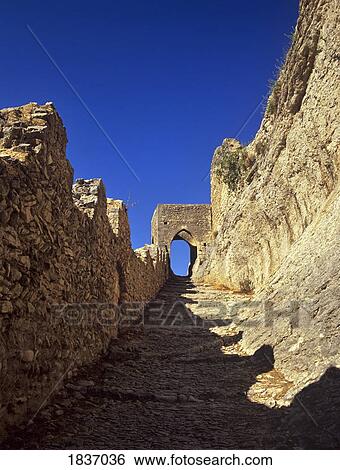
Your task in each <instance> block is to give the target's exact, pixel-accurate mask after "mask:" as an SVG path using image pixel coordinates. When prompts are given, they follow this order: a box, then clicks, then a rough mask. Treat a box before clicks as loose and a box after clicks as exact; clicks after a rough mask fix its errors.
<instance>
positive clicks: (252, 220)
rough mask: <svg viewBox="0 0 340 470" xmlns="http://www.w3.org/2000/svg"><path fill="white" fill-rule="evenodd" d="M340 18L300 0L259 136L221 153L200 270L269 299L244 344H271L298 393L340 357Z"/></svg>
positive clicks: (321, 3) (313, 1) (317, 0)
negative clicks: (210, 235) (211, 237)
mask: <svg viewBox="0 0 340 470" xmlns="http://www.w3.org/2000/svg"><path fill="white" fill-rule="evenodd" d="M339 24H340V13H339V8H338V5H337V2H336V1H334V0H301V2H300V16H299V20H298V23H297V26H296V28H295V32H294V34H293V37H292V45H291V48H290V50H289V52H288V54H287V57H286V60H285V63H284V64H283V66H282V68H281V71H280V73H279V76H278V79H277V80H276V82H275V84H274V85H273V88H272V92H271V95H270V97H269V100H268V104H267V109H266V112H265V115H264V118H263V121H262V124H261V128H260V130H259V132H258V133H257V135H256V137H255V139H254V141H253V142H252V143H251V144H250V145H248V146H247V147H245V148H243V147H242V145H241V144H240V143H239V142H237V141H235V140H233V139H226V140H225V141H224V142H223V144H222V146H221V147H219V148H218V149H217V150H216V152H215V156H214V158H213V162H212V169H211V177H212V214H213V216H212V218H213V235H214V240H213V242H212V243H211V244H210V246H209V247H208V249H207V252H206V257H205V259H204V260H203V262H202V264H201V266H200V269H199V271H198V273H197V276H198V278H200V279H204V280H205V281H207V282H211V283H218V284H224V285H225V286H227V287H229V288H230V289H235V290H248V291H253V292H254V293H255V297H254V300H256V301H260V303H261V302H262V301H268V302H271V303H272V304H273V305H272V307H271V311H269V312H268V311H267V312H266V315H267V316H266V319H265V318H264V314H263V309H262V308H260V307H259V306H257V307H256V304H254V305H255V306H253V308H252V309H249V310H248V311H247V310H245V311H244V312H243V313H242V315H243V319H246V318H247V317H248V316H250V319H251V320H254V319H255V320H256V322H255V325H256V326H254V323H253V326H250V325H249V322H248V323H247V322H243V323H242V329H243V331H244V334H243V340H242V344H243V347H244V348H245V349H246V350H247V351H249V352H254V350H256V349H257V348H259V347H260V346H261V345H263V344H269V345H272V346H273V348H274V355H275V364H276V366H277V367H279V368H280V370H281V371H283V372H284V373H285V374H286V375H287V377H288V378H289V380H293V381H294V382H295V384H296V388H295V389H294V390H295V392H296V390H298V389H301V388H303V387H304V386H305V385H306V384H308V383H310V382H311V381H313V380H317V379H318V378H319V377H320V376H321V375H322V373H323V372H324V371H325V370H326V369H327V367H330V366H331V365H336V366H338V367H339V366H340V357H339V353H338V351H339V347H338V336H339V335H338V326H337V323H338V318H339V309H340V298H339V293H338V292H337V288H336V285H339V284H340V262H339V240H340V225H339V223H340V222H339V170H340V152H339V144H340V132H339V113H340V95H339V85H338V84H339V52H338V51H339V48H340V34H339ZM292 305H293V306H294V308H293V312H290V313H289V308H290V307H289V306H292ZM294 309H295V310H294ZM295 314H296V315H297V316H298V317H299V318H300V319H301V322H300V323H299V325H297V324H296V323H295V320H294V319H293V318H292V315H295ZM268 319H269V323H268ZM266 322H267V323H266ZM332 342H333V343H332Z"/></svg>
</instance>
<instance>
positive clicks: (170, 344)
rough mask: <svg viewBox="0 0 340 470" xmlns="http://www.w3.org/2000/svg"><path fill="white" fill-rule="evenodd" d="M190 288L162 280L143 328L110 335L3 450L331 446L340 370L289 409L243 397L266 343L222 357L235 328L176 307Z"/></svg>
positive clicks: (338, 432)
mask: <svg viewBox="0 0 340 470" xmlns="http://www.w3.org/2000/svg"><path fill="white" fill-rule="evenodd" d="M193 294H194V295H197V296H198V297H199V296H200V288H199V287H197V286H195V285H193V284H192V283H191V282H190V280H188V279H186V278H180V279H178V278H175V279H172V280H171V281H169V283H168V284H167V285H166V286H165V287H164V288H163V290H162V291H161V292H160V294H159V296H158V298H157V299H156V302H152V303H151V304H150V305H149V307H148V309H147V311H146V325H145V326H146V328H145V333H144V335H142V336H138V335H131V334H128V338H126V337H121V338H120V339H118V340H114V341H113V342H112V345H111V348H110V351H109V353H108V355H107V357H106V358H104V359H102V360H101V361H99V362H98V363H97V364H94V365H92V366H90V367H87V368H84V369H82V370H81V372H80V374H79V375H78V376H77V378H75V379H73V380H72V381H71V382H70V383H68V384H66V386H65V388H63V389H62V390H60V391H59V392H58V393H57V394H56V395H55V397H54V399H53V401H51V403H50V404H49V406H48V407H46V408H45V409H44V410H42V412H41V413H40V414H39V415H38V416H37V417H36V419H35V421H34V423H33V424H31V425H29V426H22V427H21V428H15V429H13V430H12V432H11V434H10V437H9V438H8V440H7V441H6V442H5V444H4V448H8V449H18V448H26V449H37V448H38V449H108V448H111V449H112V448H114V449H280V448H282V449H288V448H339V442H340V439H339V436H340V394H339V384H340V371H339V370H337V369H331V370H329V371H328V372H327V373H326V374H325V375H324V376H323V377H322V379H321V380H320V381H319V382H318V383H315V384H313V385H311V386H309V387H307V388H306V389H305V390H303V391H302V392H301V393H299V394H298V395H297V396H296V398H295V400H294V402H293V403H292V405H291V406H290V407H289V408H285V409H271V408H268V407H266V406H264V405H260V404H256V403H253V402H251V401H249V400H248V398H247V391H248V390H249V388H250V387H251V386H252V385H253V384H254V383H255V382H256V376H257V375H258V374H261V373H264V372H267V371H270V370H271V369H272V368H273V354H272V350H271V348H269V347H268V346H263V347H262V348H261V349H260V350H259V351H257V352H256V354H254V355H253V356H251V357H244V356H239V355H238V354H229V355H226V354H224V353H223V350H221V348H223V346H229V345H232V344H233V343H235V342H237V341H239V340H240V335H238V336H219V335H217V334H214V333H212V332H211V331H210V330H209V329H208V328H207V327H206V324H202V321H201V319H200V318H198V317H197V316H196V315H194V314H193V313H191V312H190V311H189V312H188V311H185V310H183V306H181V305H180V304H181V302H183V301H184V302H185V303H186V304H190V303H195V300H193V299H192V295H193ZM203 294H204V293H202V295H203ZM159 301H162V302H163V306H164V301H165V304H166V308H164V309H163V310H162V313H160V312H159V311H158V310H155V304H156V303H157V302H159ZM178 301H181V302H179V303H178V309H177V308H175V309H173V311H172V312H171V311H170V309H171V308H172V307H171V306H173V303H174V302H178ZM169 312H170V314H169ZM173 320H174V323H172V321H173ZM215 320H216V319H215ZM226 324H228V321H227V322H226ZM301 404H302V405H301Z"/></svg>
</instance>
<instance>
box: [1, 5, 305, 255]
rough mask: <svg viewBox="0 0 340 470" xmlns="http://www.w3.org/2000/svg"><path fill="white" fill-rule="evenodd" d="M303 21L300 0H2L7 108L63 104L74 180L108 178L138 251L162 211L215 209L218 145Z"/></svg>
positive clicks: (247, 135) (245, 137)
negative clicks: (189, 206)
mask: <svg viewBox="0 0 340 470" xmlns="http://www.w3.org/2000/svg"><path fill="white" fill-rule="evenodd" d="M297 14H298V1H297V0H289V1H287V0H277V1H275V2H273V0H256V1H254V0H243V1H238V2H237V1H228V0H157V1H156V0H145V1H144V0H111V1H103V0H96V1H95V2H93V1H92V2H86V1H79V2H78V1H73V0H68V1H64V0H59V1H57V2H51V1H46V0H45V1H39V2H38V1H34V0H32V1H27V0H25V1H22V0H16V1H13V0H3V1H2V2H1V14H0V27H1V46H0V47H1V74H0V101H1V102H0V107H1V108H3V107H8V106H16V105H21V104H24V103H27V102H29V101H37V102H39V103H44V102H46V101H53V102H54V103H55V105H56V107H57V109H58V111H59V113H60V114H61V116H62V118H63V120H64V124H65V126H66V128H67V132H68V138H69V144H68V151H67V154H68V158H69V159H70V161H71V163H72V165H73V167H74V169H75V177H76V178H78V177H84V178H92V177H102V178H103V179H104V182H105V185H106V189H107V194H108V196H110V197H114V198H116V199H124V200H125V201H128V202H129V205H130V206H132V207H130V208H129V217H130V224H131V229H132V241H133V246H134V247H138V246H141V245H143V244H144V243H149V242H150V221H151V216H152V213H153V210H154V208H155V206H156V205H157V203H206V202H209V192H210V188H209V179H206V180H205V181H202V179H203V178H204V176H205V175H206V174H207V172H208V171H209V167H210V161H211V156H212V153H213V151H214V148H215V147H216V146H218V145H219V144H220V142H221V141H222V140H223V138H225V137H233V136H235V134H237V132H238V131H239V129H240V127H241V126H242V125H243V123H244V122H245V120H246V119H247V117H248V116H249V114H250V113H251V112H252V111H253V110H254V108H255V107H256V105H257V104H258V103H259V101H260V100H261V98H262V97H263V96H264V95H266V94H267V90H268V81H269V79H271V78H273V76H274V73H275V66H276V64H277V63H278V61H279V60H280V59H281V58H282V56H283V53H284V50H285V48H286V47H287V45H288V44H289V40H288V38H287V36H286V35H287V34H289V33H290V32H291V30H292V28H293V27H294V25H295V23H296V18H297ZM27 25H29V26H30V27H31V29H32V31H33V32H34V33H35V35H36V36H37V37H38V39H39V40H40V41H41V42H42V44H43V45H44V47H45V48H46V49H47V50H48V52H49V54H50V55H51V57H52V58H53V59H54V60H55V62H56V63H57V64H58V66H59V67H60V68H61V70H62V71H63V73H64V74H65V75H66V76H67V78H68V79H69V81H70V82H71V83H72V85H73V86H74V87H75V88H76V90H77V91H78V92H79V94H80V96H81V97H82V99H83V100H84V101H85V103H86V104H87V106H88V107H89V108H90V110H91V111H92V113H93V114H94V115H95V117H96V119H97V120H98V121H99V123H100V124H101V126H103V128H104V129H105V130H106V131H107V133H108V134H109V136H110V137H111V139H112V140H113V142H114V143H115V144H116V145H117V147H118V148H119V150H120V152H121V153H122V155H123V156H124V158H125V159H126V160H127V161H128V162H129V163H130V165H131V166H132V168H133V169H134V171H135V172H136V173H137V175H138V177H139V178H140V181H141V182H138V181H137V180H136V179H135V177H134V176H133V175H132V174H131V172H130V171H129V169H128V168H127V167H126V165H125V164H124V163H123V162H122V161H121V160H120V158H119V156H118V155H117V153H116V152H115V151H114V150H113V148H112V147H111V145H110V143H109V142H108V140H107V139H106V138H105V137H104V136H103V134H102V132H101V131H100V130H99V129H98V128H97V126H96V124H95V123H94V121H93V119H92V118H91V117H90V116H89V114H88V113H87V111H86V110H85V109H84V107H83V106H82V104H81V102H80V101H79V99H78V98H77V97H76V96H75V95H74V93H73V92H72V90H71V88H70V87H69V85H68V84H67V83H65V81H64V79H63V78H62V76H61V75H60V73H59V72H58V70H57V69H56V68H55V66H54V65H53V64H52V63H51V61H50V59H49V58H48V57H47V55H46V54H45V53H44V52H43V50H42V49H41V47H40V46H39V45H38V44H37V42H36V39H34V37H33V36H32V34H31V32H30V31H29V30H28V28H27ZM261 112H262V110H261V109H259V110H258V112H257V113H256V115H255V116H254V117H253V119H252V120H251V122H250V123H249V124H248V125H247V127H246V128H245V129H244V130H243V132H242V134H241V135H240V139H241V141H243V142H248V141H249V140H251V138H252V137H253V136H254V134H255V132H256V130H257V128H258V126H259V123H260V120H261ZM186 263H187V260H185V264H186Z"/></svg>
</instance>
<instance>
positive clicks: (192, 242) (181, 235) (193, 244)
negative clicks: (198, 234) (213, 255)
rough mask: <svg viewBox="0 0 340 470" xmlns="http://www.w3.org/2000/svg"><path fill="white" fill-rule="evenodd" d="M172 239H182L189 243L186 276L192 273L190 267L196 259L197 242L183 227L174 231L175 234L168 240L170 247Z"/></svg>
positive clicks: (191, 267)
mask: <svg viewBox="0 0 340 470" xmlns="http://www.w3.org/2000/svg"><path fill="white" fill-rule="evenodd" d="M174 240H182V241H184V242H186V243H187V244H188V245H189V248H190V263H189V266H188V274H187V275H188V276H191V275H192V269H193V266H194V264H195V261H196V259H197V242H196V241H195V239H194V237H193V236H192V234H191V233H190V232H189V231H188V230H185V229H182V230H180V231H179V232H177V233H176V235H175V236H174V237H173V239H172V240H171V242H170V247H171V243H172V242H173V241H174ZM170 259H171V248H170Z"/></svg>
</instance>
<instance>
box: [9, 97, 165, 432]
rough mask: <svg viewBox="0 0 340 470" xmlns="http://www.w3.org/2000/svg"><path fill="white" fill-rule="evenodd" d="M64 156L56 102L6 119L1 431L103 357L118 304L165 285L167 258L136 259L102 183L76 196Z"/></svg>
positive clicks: (160, 253) (161, 254)
mask: <svg viewBox="0 0 340 470" xmlns="http://www.w3.org/2000/svg"><path fill="white" fill-rule="evenodd" d="M65 147H66V133H65V129H64V127H63V125H62V122H61V119H60V117H59V116H58V114H57V112H56V111H55V109H54V107H53V105H52V104H51V103H47V104H46V105H44V106H38V105H37V104H35V103H31V104H28V105H25V106H22V107H18V108H10V109H5V110H2V111H0V240H1V243H0V377H1V380H0V383H1V386H0V411H1V425H0V432H3V431H4V430H5V428H6V426H7V425H8V424H13V423H14V422H18V421H20V420H21V419H23V417H24V416H26V417H27V418H29V417H31V416H32V415H33V414H34V412H35V410H36V409H37V408H38V406H40V404H41V402H42V401H43V400H44V398H45V397H46V395H47V393H49V392H50V391H51V390H52V389H53V388H54V387H55V386H56V384H57V383H58V381H61V382H62V378H63V377H64V376H66V375H69V374H72V373H73V372H74V371H75V370H76V368H77V367H78V366H80V365H83V364H86V363H88V362H90V361H92V360H93V359H94V358H96V357H97V356H98V355H100V354H101V353H103V352H105V350H106V348H107V346H108V344H109V341H110V340H111V338H113V337H115V336H116V335H117V331H118V321H119V317H120V315H119V311H118V309H117V303H121V302H123V301H124V300H126V301H130V300H134V301H136V300H137V301H147V300H150V299H151V298H152V297H153V296H154V295H155V294H156V293H157V291H158V290H159V288H160V287H161V286H162V284H163V283H164V282H165V280H166V278H167V276H168V259H167V254H166V252H165V250H161V249H159V248H157V247H155V246H146V247H144V248H143V249H142V251H140V250H137V252H134V251H133V250H132V248H131V244H130V231H129V224H128V219H127V213H126V208H125V207H124V204H123V203H122V201H114V200H110V199H109V200H107V199H106V196H105V188H104V186H103V184H102V182H101V180H99V179H94V180H78V181H77V182H76V183H75V184H74V185H73V187H72V183H73V171H72V168H71V166H70V164H69V162H68V160H67V159H66V157H65ZM141 253H143V255H141Z"/></svg>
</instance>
